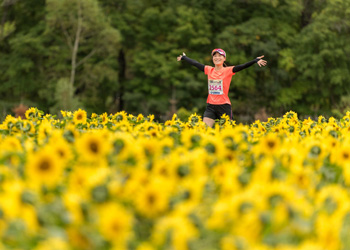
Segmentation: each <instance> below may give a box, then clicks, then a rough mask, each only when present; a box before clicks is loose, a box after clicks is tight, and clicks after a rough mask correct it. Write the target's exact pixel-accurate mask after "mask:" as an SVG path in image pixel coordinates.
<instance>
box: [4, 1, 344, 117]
mask: <svg viewBox="0 0 350 250" xmlns="http://www.w3.org/2000/svg"><path fill="white" fill-rule="evenodd" d="M0 3H1V5H0V6H1V8H0V22H1V23H0V96H1V98H0V105H1V117H2V118H3V117H4V116H5V115H6V114H9V113H13V109H14V108H15V107H16V106H18V105H20V104H23V105H26V106H28V107H31V106H35V107H38V108H39V109H41V110H44V111H46V112H50V113H52V114H58V113H59V110H75V109H77V108H84V109H85V110H87V111H88V112H90V113H92V112H94V113H103V112H107V113H112V112H117V111H120V110H125V111H127V112H128V113H143V114H155V115H156V117H158V119H159V120H164V119H167V118H169V117H170V116H171V115H172V114H173V113H174V112H177V111H178V110H179V109H180V108H184V109H186V110H188V111H190V112H197V113H198V114H200V115H201V113H202V112H203V111H204V107H205V105H206V103H205V102H206V97H207V92H208V90H207V83H206V77H205V75H204V74H203V73H202V72H200V71H198V70H197V69H196V68H194V67H191V66H190V65H188V64H186V63H181V62H180V63H179V62H177V61H176V57H177V56H178V55H179V54H181V53H182V52H185V53H186V54H187V56H189V57H191V58H193V59H195V60H197V61H199V62H201V63H203V64H207V65H212V62H211V55H210V52H211V50H212V49H214V48H222V49H224V50H225V51H226V53H227V64H229V65H236V64H241V63H245V62H247V61H250V60H252V59H254V58H255V57H256V56H259V55H265V59H266V60H267V61H268V67H265V68H259V67H257V66H256V65H255V66H253V67H251V68H249V69H246V70H244V71H241V72H239V73H237V74H236V75H235V76H234V77H233V79H232V83H231V89H230V94H229V96H230V99H231V102H232V108H233V113H234V116H236V118H237V119H238V120H240V121H251V120H252V119H254V115H256V114H259V113H260V114H261V113H266V114H268V115H269V116H279V115H281V114H284V113H285V112H287V111H289V110H293V111H296V112H297V113H298V114H300V115H305V116H318V115H324V116H341V115H342V114H343V113H344V112H345V111H346V110H347V109H348V108H350V71H349V68H350V59H349V58H350V12H349V11H348V10H349V9H350V0H221V1H212V0H119V1H115V0H25V1H24V0H2V1H0Z"/></svg>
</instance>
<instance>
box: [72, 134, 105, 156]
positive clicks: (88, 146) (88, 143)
mask: <svg viewBox="0 0 350 250" xmlns="http://www.w3.org/2000/svg"><path fill="white" fill-rule="evenodd" d="M110 148H111V145H110V144H109V142H108V141H105V139H104V138H103V137H102V135H101V133H100V131H96V132H90V133H86V134H83V135H82V136H81V137H79V138H77V140H76V149H77V151H78V154H79V157H80V159H82V160H86V161H90V162H91V161H93V162H96V161H101V160H104V159H105V158H106V156H107V154H108V153H109V152H110Z"/></svg>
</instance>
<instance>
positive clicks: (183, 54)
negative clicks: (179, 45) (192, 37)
mask: <svg viewBox="0 0 350 250" xmlns="http://www.w3.org/2000/svg"><path fill="white" fill-rule="evenodd" d="M183 56H186V54H185V52H182V55H179V56H178V57H177V61H178V62H179V61H181V59H182V57H183Z"/></svg>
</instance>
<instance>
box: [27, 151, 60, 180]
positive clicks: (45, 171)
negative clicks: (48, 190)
mask: <svg viewBox="0 0 350 250" xmlns="http://www.w3.org/2000/svg"><path fill="white" fill-rule="evenodd" d="M25 173H26V176H27V178H28V180H29V183H31V184H33V185H39V187H40V186H41V185H42V184H44V185H47V186H48V187H53V186H55V185H56V184H58V183H59V182H60V180H61V179H62V173H63V164H62V161H61V160H60V159H59V157H58V156H57V154H56V153H55V152H54V151H53V150H52V148H51V147H44V148H41V149H40V150H39V151H37V152H34V153H31V154H29V155H28V159H27V162H26V165H25Z"/></svg>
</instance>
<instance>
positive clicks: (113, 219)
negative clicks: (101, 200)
mask: <svg viewBox="0 0 350 250" xmlns="http://www.w3.org/2000/svg"><path fill="white" fill-rule="evenodd" d="M98 217H99V220H98V227H99V230H100V232H101V234H102V236H103V237H104V238H105V239H106V240H109V241H110V242H112V243H113V244H115V245H119V246H121V247H123V246H124V247H125V244H126V243H127V242H128V241H129V240H130V239H131V238H132V224H133V217H132V214H131V213H130V212H129V211H128V210H126V209H125V208H124V207H122V206H121V205H119V204H117V203H107V204H104V205H103V206H102V207H101V208H99V209H98Z"/></svg>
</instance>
